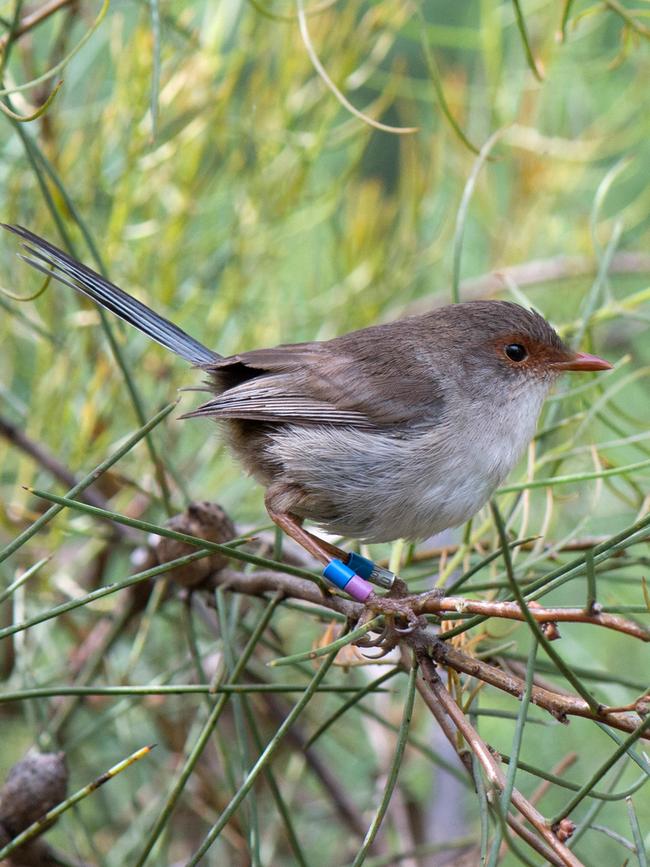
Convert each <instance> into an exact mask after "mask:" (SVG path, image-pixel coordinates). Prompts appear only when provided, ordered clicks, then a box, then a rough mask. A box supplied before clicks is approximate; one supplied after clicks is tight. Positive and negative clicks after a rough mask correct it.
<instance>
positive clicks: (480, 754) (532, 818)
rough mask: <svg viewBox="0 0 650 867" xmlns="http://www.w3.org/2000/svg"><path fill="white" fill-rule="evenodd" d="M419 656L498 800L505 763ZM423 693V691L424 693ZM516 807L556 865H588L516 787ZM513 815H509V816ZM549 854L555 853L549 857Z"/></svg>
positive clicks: (429, 663) (517, 828) (427, 661)
mask: <svg viewBox="0 0 650 867" xmlns="http://www.w3.org/2000/svg"><path fill="white" fill-rule="evenodd" d="M418 659H419V662H420V667H421V671H422V676H423V678H424V683H425V684H426V686H427V687H428V688H429V689H430V690H431V692H432V693H433V696H434V698H435V699H436V700H437V701H438V703H439V704H440V706H441V707H442V708H443V709H444V711H445V713H446V714H447V716H448V717H449V718H450V719H451V721H452V722H453V724H454V725H455V727H456V729H457V730H458V731H459V732H460V733H461V734H462V736H463V738H464V739H465V742H466V743H467V745H468V746H469V748H470V749H471V751H472V752H473V754H474V755H475V756H476V758H477V760H478V762H479V763H480V765H481V767H482V768H483V771H484V772H485V775H486V777H487V779H488V782H489V783H490V785H491V788H492V791H488V799H489V800H491V801H494V800H495V793H496V792H498V793H499V794H500V793H501V792H502V791H503V789H504V787H505V784H506V780H505V777H504V775H503V771H502V770H501V766H500V763H499V761H498V760H497V758H496V757H495V756H494V755H493V753H492V751H491V750H490V748H489V747H488V745H487V744H486V743H485V742H484V741H483V740H482V739H481V737H480V736H479V734H478V732H477V731H476V730H475V729H474V728H473V726H472V725H470V723H469V721H468V719H467V717H466V716H465V714H464V713H463V711H462V710H461V709H460V708H459V707H458V705H457V704H456V702H455V701H454V700H453V698H452V697H451V695H450V694H449V693H448V692H447V690H446V689H445V687H444V685H443V683H442V681H441V680H440V677H439V676H438V673H437V671H436V669H435V666H434V664H433V662H432V661H431V659H429V658H428V656H427V655H426V654H424V653H423V652H422V651H419V652H418ZM421 694H422V693H421ZM511 803H512V806H513V807H515V809H516V810H518V811H519V813H521V815H522V816H523V817H524V819H526V820H527V821H528V822H530V824H531V825H532V826H533V827H534V828H535V829H536V830H537V832H538V834H539V835H540V836H541V837H542V838H543V840H544V841H545V843H546V846H547V847H548V848H549V849H550V850H552V851H551V852H550V853H548V852H547V851H546V848H544V851H542V849H541V847H540V845H539V841H538V840H537V839H535V838H533V839H532V840H531V839H528V838H527V837H524V836H523V835H522V838H523V839H526V841H527V842H529V843H530V844H531V845H533V846H534V848H535V849H536V850H537V851H538V852H540V853H541V854H543V855H544V856H545V857H546V858H548V859H549V860H550V861H551V863H553V864H561V865H566V867H584V865H583V864H582V862H580V861H579V860H578V859H577V858H576V856H575V855H574V854H573V852H571V850H570V849H567V847H566V846H565V845H564V844H563V843H561V842H560V841H559V840H558V838H557V837H556V836H555V834H554V833H553V831H552V830H551V828H550V827H549V825H548V823H547V821H546V819H545V818H544V816H543V815H542V814H541V813H540V812H539V811H538V810H536V809H535V807H533V805H532V804H531V803H530V802H529V801H527V800H526V798H524V796H523V795H522V794H521V792H519V791H518V790H517V789H513V790H512V796H511ZM509 818H510V817H508V819H509ZM508 824H509V825H510V827H511V828H512V829H513V830H514V831H515V832H516V833H517V834H521V831H522V829H523V827H524V826H523V825H521V824H520V823H519V822H518V821H516V820H515V821H513V822H511V821H509V822H508ZM549 855H550V856H551V857H550V858H549Z"/></svg>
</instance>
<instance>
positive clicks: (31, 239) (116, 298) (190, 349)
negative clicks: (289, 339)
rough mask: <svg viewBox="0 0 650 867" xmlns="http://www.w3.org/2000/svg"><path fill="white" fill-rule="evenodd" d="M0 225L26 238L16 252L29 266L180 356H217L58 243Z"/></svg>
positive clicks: (205, 359) (196, 359)
mask: <svg viewBox="0 0 650 867" xmlns="http://www.w3.org/2000/svg"><path fill="white" fill-rule="evenodd" d="M0 225H2V226H3V227H4V228H5V229H8V230H9V231H10V232H14V234H16V235H19V236H20V237H21V238H23V240H24V241H26V242H27V243H23V245H22V247H23V249H24V250H25V251H26V252H27V254H28V255H26V256H25V255H23V254H22V253H19V254H18V255H19V256H20V258H21V259H24V260H25V262H27V263H28V264H29V265H31V266H32V267H33V268H36V269H37V270H38V271H42V272H43V273H44V274H47V275H48V276H50V275H51V276H52V277H55V278H56V279H57V280H58V281H59V282H60V283H65V285H66V286H71V287H72V288H73V289H76V290H77V291H78V292H82V293H83V294H84V295H87V296H88V298H90V299H92V300H93V301H94V302H95V303H96V304H99V305H100V306H101V307H105V308H106V309H107V310H110V311H111V313H115V315H116V316H119V317H120V318H121V319H124V320H125V322H128V323H129V324H130V325H133V326H134V327H135V328H137V329H139V330H140V331H142V332H143V334H146V335H147V336H148V337H151V339H152V340H156V341H157V342H158V343H160V344H162V345H163V346H165V347H166V348H167V349H171V351H172V352H175V353H176V355H180V356H181V358H185V359H186V360H187V361H189V362H191V363H192V364H197V365H202V364H210V363H211V362H213V361H217V360H218V359H219V358H221V356H220V355H219V354H218V353H216V352H213V351H212V350H211V349H208V348H207V346H204V345H203V344H202V343H199V341H198V340H195V339H194V338H193V337H190V335H189V334H186V333H185V332H184V331H183V330H182V329H181V328H179V327H178V326H177V325H174V323H173V322H170V321H169V320H168V319H164V318H163V317H162V316H159V315H158V314H157V313H154V311H153V310H151V309H150V308H149V307H147V306H146V304H142V302H140V301H137V300H136V299H135V298H132V297H131V295H128V294H127V293H126V292H123V291H122V289H119V288H118V287H117V286H115V284H113V283H111V282H109V281H108V280H106V279H105V278H104V277H102V276H101V275H100V274H97V273H96V272H95V271H93V270H91V269H90V268H87V267H86V266H85V265H82V264H81V263H80V262H77V261H76V260H75V259H73V258H72V257H71V256H68V255H67V253H64V252H63V251H62V250H59V249H58V247H55V246H54V245H53V244H50V243H49V242H48V241H45V240H43V238H39V236H38V235H35V234H34V233H33V232H30V231H29V230H28V229H23V227H22V226H9V225H7V224H5V223H0ZM30 257H34V258H30Z"/></svg>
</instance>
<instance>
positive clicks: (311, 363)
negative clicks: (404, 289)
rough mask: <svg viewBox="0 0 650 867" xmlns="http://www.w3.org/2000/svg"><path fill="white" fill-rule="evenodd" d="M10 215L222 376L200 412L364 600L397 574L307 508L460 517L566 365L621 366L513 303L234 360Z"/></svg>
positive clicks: (370, 521) (37, 260)
mask: <svg viewBox="0 0 650 867" xmlns="http://www.w3.org/2000/svg"><path fill="white" fill-rule="evenodd" d="M5 228H6V229H9V230H10V231H12V232H15V233H16V234H17V235H19V236H20V237H21V238H23V240H24V242H26V243H24V244H23V247H24V250H25V251H26V253H27V255H23V256H22V258H23V259H25V261H26V262H28V263H29V264H30V265H32V266H33V267H34V268H37V269H38V270H40V271H43V272H44V273H45V274H52V275H53V276H54V277H56V278H57V279H58V280H59V281H61V282H62V283H65V284H67V285H68V286H71V287H72V288H73V289H76V290H78V291H80V292H83V293H84V295H87V296H88V297H89V298H91V299H92V300H93V301H95V302H96V303H97V304H100V305H102V306H103V307H105V308H107V309H108V310H111V311H112V312H113V313H115V314H116V315H117V316H120V317H121V318H122V319H124V320H126V321H127V322H129V323H130V324H131V325H134V326H135V327H136V328H138V329H139V330H140V331H142V332H144V333H145V334H147V335H148V336H149V337H151V338H152V339H153V340H156V341H158V342H159V343H161V344H162V345H163V346H165V347H167V349H170V350H171V351H172V352H175V353H176V354H177V355H180V356H181V357H182V358H185V359H186V360H187V361H189V362H191V363H192V364H193V365H194V366H196V367H199V368H200V369H201V370H203V371H204V372H205V373H206V374H207V376H208V378H209V385H210V388H211V390H212V391H213V392H214V397H213V398H212V399H211V400H209V401H208V402H207V403H204V404H203V405H202V406H200V407H198V409H195V410H193V411H192V412H189V413H187V414H186V416H185V417H202V416H205V417H208V418H212V419H216V420H217V421H221V422H223V423H224V424H223V427H224V432H225V436H226V439H227V442H228V444H229V446H230V448H231V449H232V450H233V452H234V453H235V454H236V455H237V457H238V458H239V459H240V460H241V461H242V463H243V464H244V466H245V467H246V469H247V470H248V471H249V472H250V473H251V474H252V475H253V476H254V477H255V478H256V479H257V480H258V481H259V482H260V483H261V484H262V485H263V486H264V487H265V488H266V497H265V503H266V508H267V510H268V513H269V515H270V516H271V518H272V519H273V521H274V522H275V523H276V524H277V525H278V526H279V527H281V528H282V530H284V531H285V532H286V533H287V534H288V535H289V536H291V537H293V538H294V539H295V540H296V541H297V542H299V543H300V544H301V545H302V546H303V547H304V548H305V549H306V550H307V551H309V552H310V553H311V554H313V555H314V556H315V557H316V558H317V559H318V560H320V561H321V562H323V563H324V564H325V567H326V568H325V571H324V574H325V576H326V577H327V578H329V579H330V580H331V581H332V582H333V583H334V584H335V585H336V586H338V587H340V588H341V589H345V590H346V592H348V593H349V594H350V595H351V596H352V597H353V598H355V599H358V600H360V601H363V602H367V601H370V602H371V603H373V604H374V603H376V602H377V600H376V598H375V597H374V596H372V588H371V586H370V584H369V583H368V581H372V582H373V583H376V584H378V585H379V586H383V587H390V586H391V584H392V581H393V579H394V576H393V575H392V573H390V572H388V571H387V570H384V569H381V568H379V567H377V566H375V564H373V563H372V562H371V561H369V560H367V559H365V558H363V557H360V556H359V555H357V554H348V553H346V552H345V551H343V550H341V549H340V548H337V547H335V546H333V545H331V544H329V543H327V542H324V541H323V540H321V539H319V538H318V537H316V536H314V535H313V534H311V533H309V532H308V531H307V530H305V529H304V527H303V526H302V525H303V521H304V520H305V519H307V520H309V521H313V522H314V523H316V524H317V525H319V526H320V527H322V528H324V529H325V530H327V531H328V532H330V533H335V534H337V535H343V536H348V537H352V538H356V539H359V540H361V541H365V542H388V541H392V540H394V539H398V538H409V539H422V538H424V537H427V536H430V535H432V534H433V533H437V532H439V531H441V530H444V529H446V528H448V527H455V526H458V525H459V524H462V523H463V522H464V521H466V520H468V519H469V518H471V516H472V515H474V514H475V513H476V512H477V511H478V510H479V509H480V508H481V506H483V505H484V504H485V503H486V502H487V500H488V499H489V497H490V495H491V494H492V492H493V491H494V490H495V488H496V487H497V486H498V485H499V484H500V483H501V482H502V481H503V480H504V479H505V477H506V476H507V475H508V473H509V472H510V470H511V469H512V468H513V467H514V465H515V463H516V462H517V460H518V459H519V457H520V456H521V454H522V452H523V451H524V449H525V447H526V445H527V444H528V442H529V441H530V440H531V438H532V436H533V434H534V431H535V425H536V422H537V417H538V415H539V412H540V409H541V407H542V403H543V401H544V398H545V397H546V395H547V393H548V391H549V389H550V388H551V386H552V385H553V383H554V382H555V380H556V379H557V377H558V376H559V375H560V374H561V373H563V372H565V371H594V370H608V369H609V368H611V366H612V365H611V364H609V362H607V361H604V360H603V359H602V358H598V357H597V356H595V355H588V354H586V353H582V352H574V351H573V350H572V349H570V348H569V347H568V346H566V345H565V344H564V343H563V342H562V340H560V338H559V337H558V335H557V333H556V332H555V331H554V329H553V328H552V327H551V326H550V325H549V323H548V322H547V321H546V320H545V319H543V318H542V317H541V316H540V315H539V314H538V313H535V312H534V311H532V310H527V309H525V308H524V307H521V306H519V305H518V304H512V303H510V302H507V301H470V302H467V303H463V304H452V305H449V306H447V307H440V308H438V309H437V310H434V311H432V312H431V313H427V314H424V315H422V316H414V317H410V318H408V319H402V320H399V321H397V322H392V323H389V324H386V325H376V326H372V327H370V328H363V329H361V330H359V331H353V332H351V333H350V334H345V335H343V336H342V337H337V338H335V339H333V340H327V341H324V342H313V343H298V344H292V345H286V346H277V347H274V348H272V349H254V350H252V351H249V352H242V353H239V354H238V355H232V356H230V357H228V358H224V357H222V356H221V355H219V354H218V353H216V352H213V351H212V350H210V349H208V348H207V347H205V346H203V344H201V343H199V342H198V341H197V340H195V339H194V338H192V337H190V336H189V335H188V334H186V333H185V332H184V331H182V330H181V329H180V328H178V327H177V326H176V325H174V324H173V323H171V322H169V321H168V320H167V319H164V318H163V317H161V316H159V315H158V314H157V313H154V312H153V311H152V310H151V309H150V308H148V307H146V306H145V305H144V304H142V303H141V302H140V301H137V300H136V299H135V298H132V297H131V296H130V295H128V294H127V293H125V292H123V291H122V290H121V289H119V288H118V287H117V286H115V285H114V284H112V283H110V282H109V281H108V280H106V279H104V278H103V277H101V276H100V275H99V274H97V273H95V272H94V271H92V270H91V269H89V268H87V267H86V266H85V265H82V264H80V263H79V262H77V261H75V260H74V259H72V258H71V257H70V256H68V255H67V254H66V253H63V252H62V251H61V250H59V249H57V248H56V247H54V246H53V245H52V244H50V243H48V242H47V241H44V240H43V239H42V238H39V237H38V236H37V235H34V234H33V233H32V232H30V231H28V230H27V229H23V228H20V227H18V226H5ZM371 596H372V599H371Z"/></svg>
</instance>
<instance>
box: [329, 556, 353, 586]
mask: <svg viewBox="0 0 650 867" xmlns="http://www.w3.org/2000/svg"><path fill="white" fill-rule="evenodd" d="M323 575H324V577H325V578H327V580H328V581H331V582H332V584H334V585H335V586H336V587H338V588H339V590H345V588H346V587H347V585H348V584H349V582H350V581H351V580H352V578H354V576H355V575H356V572H355V571H354V569H350V567H349V566H347V565H346V564H345V563H343V562H342V561H341V560H331V561H330V562H329V563H328V564H327V566H326V567H325V568H324V569H323Z"/></svg>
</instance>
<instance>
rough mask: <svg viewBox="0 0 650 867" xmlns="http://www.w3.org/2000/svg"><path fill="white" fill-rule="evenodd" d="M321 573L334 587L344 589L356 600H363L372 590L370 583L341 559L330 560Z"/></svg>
mask: <svg viewBox="0 0 650 867" xmlns="http://www.w3.org/2000/svg"><path fill="white" fill-rule="evenodd" d="M323 575H324V577H325V578H327V580H328V581H331V583H332V584H334V586H335V587H338V588H339V589H340V590H345V592H346V593H347V594H349V595H350V596H351V597H352V598H353V599H356V600H357V601H358V602H365V601H366V599H367V598H368V597H369V596H370V594H371V593H372V592H373V591H372V587H371V586H370V584H368V582H367V581H364V580H363V578H360V577H359V575H357V574H356V572H355V571H354V570H353V569H351V568H350V567H349V566H347V565H346V564H345V563H342V562H341V560H331V561H330V562H329V563H328V564H327V566H326V567H325V568H324V569H323Z"/></svg>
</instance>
